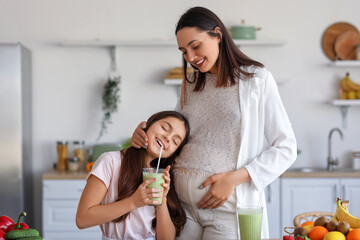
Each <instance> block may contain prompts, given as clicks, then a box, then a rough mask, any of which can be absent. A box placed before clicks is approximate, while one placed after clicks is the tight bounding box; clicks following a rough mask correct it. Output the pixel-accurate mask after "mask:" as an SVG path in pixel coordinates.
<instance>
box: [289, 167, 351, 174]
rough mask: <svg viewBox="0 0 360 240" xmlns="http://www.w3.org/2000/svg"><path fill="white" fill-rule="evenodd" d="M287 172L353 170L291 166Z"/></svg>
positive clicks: (347, 170)
mask: <svg viewBox="0 0 360 240" xmlns="http://www.w3.org/2000/svg"><path fill="white" fill-rule="evenodd" d="M288 171H289V172H304V173H306V172H354V171H355V170H354V169H353V168H335V169H334V170H333V171H328V170H327V168H317V167H304V168H292V169H289V170H288Z"/></svg>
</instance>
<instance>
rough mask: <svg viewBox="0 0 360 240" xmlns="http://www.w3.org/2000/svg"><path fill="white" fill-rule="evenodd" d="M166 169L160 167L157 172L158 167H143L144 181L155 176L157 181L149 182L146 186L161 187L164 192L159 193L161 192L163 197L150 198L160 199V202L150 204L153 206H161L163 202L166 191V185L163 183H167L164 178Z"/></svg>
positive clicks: (153, 199)
mask: <svg viewBox="0 0 360 240" xmlns="http://www.w3.org/2000/svg"><path fill="white" fill-rule="evenodd" d="M163 171H164V169H161V168H159V170H158V172H156V168H143V181H145V180H147V179H151V178H155V179H156V181H155V182H152V183H150V184H148V185H147V186H146V188H158V189H161V190H162V192H161V193H158V194H161V197H159V198H150V200H152V201H159V202H160V203H159V204H154V205H152V204H150V205H151V206H160V205H161V204H162V199H163V197H162V194H163V192H164V187H163V186H162V184H163V183H165V179H164V178H163V176H164V173H163Z"/></svg>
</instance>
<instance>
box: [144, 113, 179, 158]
mask: <svg viewBox="0 0 360 240" xmlns="http://www.w3.org/2000/svg"><path fill="white" fill-rule="evenodd" d="M146 134H147V136H148V139H149V144H148V147H147V149H146V153H147V155H148V159H151V160H152V159H155V158H158V157H159V154H160V149H161V145H162V146H163V151H162V154H161V157H162V158H167V157H170V156H171V155H172V154H173V153H174V152H175V151H176V150H177V149H178V147H179V146H180V145H181V143H182V142H183V141H184V139H185V137H186V130H185V124H184V122H183V121H182V120H180V119H178V118H175V117H167V118H163V119H160V120H158V121H156V122H155V123H153V124H152V125H151V126H150V127H149V129H148V130H147V132H146ZM160 144H161V145H160Z"/></svg>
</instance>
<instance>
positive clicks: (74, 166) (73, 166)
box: [69, 157, 80, 172]
mask: <svg viewBox="0 0 360 240" xmlns="http://www.w3.org/2000/svg"><path fill="white" fill-rule="evenodd" d="M79 167H80V159H79V158H77V157H73V158H69V171H72V172H76V171H79V170H80V169H79Z"/></svg>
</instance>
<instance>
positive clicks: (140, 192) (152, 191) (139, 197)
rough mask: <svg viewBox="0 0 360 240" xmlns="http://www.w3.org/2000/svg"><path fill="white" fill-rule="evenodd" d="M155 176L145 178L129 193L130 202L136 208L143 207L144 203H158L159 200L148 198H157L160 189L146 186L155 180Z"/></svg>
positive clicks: (159, 195)
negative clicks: (131, 193) (132, 192)
mask: <svg viewBox="0 0 360 240" xmlns="http://www.w3.org/2000/svg"><path fill="white" fill-rule="evenodd" d="M155 181H156V179H155V178H151V179H147V180H145V181H144V182H143V183H142V184H141V185H140V186H139V187H138V189H137V190H136V191H135V192H134V194H133V195H131V197H132V198H133V199H132V202H133V203H134V205H135V207H136V208H139V207H143V206H145V205H149V204H152V205H157V204H160V202H159V201H152V200H151V199H150V198H159V197H161V192H162V189H158V188H146V186H147V185H149V184H150V183H152V182H155Z"/></svg>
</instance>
